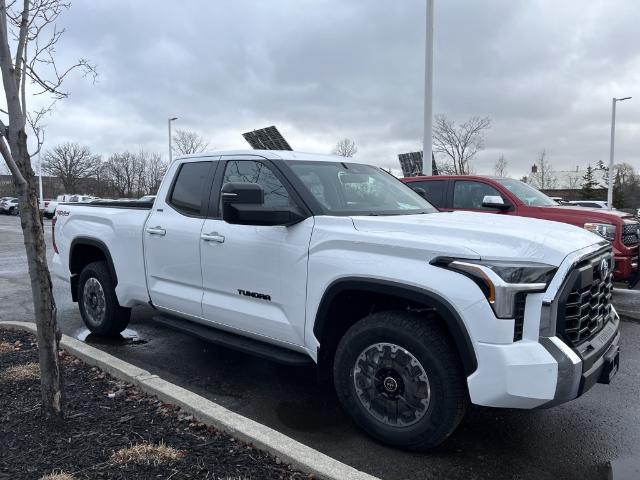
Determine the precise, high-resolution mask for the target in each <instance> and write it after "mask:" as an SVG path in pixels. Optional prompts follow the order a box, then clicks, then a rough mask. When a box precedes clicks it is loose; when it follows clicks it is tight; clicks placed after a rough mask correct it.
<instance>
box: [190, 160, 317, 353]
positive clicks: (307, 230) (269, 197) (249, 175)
mask: <svg viewBox="0 0 640 480" xmlns="http://www.w3.org/2000/svg"><path fill="white" fill-rule="evenodd" d="M223 158H224V157H223ZM216 177H217V178H216V181H215V183H214V191H213V192H212V199H211V203H212V205H211V207H210V214H209V216H208V218H207V219H206V220H205V222H204V226H203V229H202V241H201V242H200V249H201V252H202V255H201V258H202V278H203V292H204V293H203V298H202V310H203V316H204V318H206V319H207V320H208V321H210V322H213V323H216V324H218V325H222V326H226V327H228V328H230V329H232V330H235V331H239V332H244V333H249V334H253V335H256V336H259V337H261V338H263V339H264V338H269V339H272V341H273V343H285V344H289V345H297V346H302V345H303V344H304V321H305V302H306V285H307V259H308V255H309V241H310V239H311V232H312V229H313V217H311V216H310V217H309V218H307V219H306V220H304V221H302V222H300V223H298V224H296V225H292V226H289V227H285V226H281V225H277V226H258V225H231V224H229V223H226V222H225V221H224V220H222V218H221V214H220V209H219V205H220V189H221V188H222V185H224V184H225V183H229V182H249V183H257V184H259V185H260V186H262V188H263V190H264V203H265V205H268V206H284V205H290V204H296V205H298V206H302V200H301V199H300V198H299V197H298V196H297V195H296V194H295V192H294V191H293V188H292V187H291V185H290V184H289V183H288V181H287V180H286V178H285V177H284V175H283V174H282V173H281V172H280V171H279V170H278V168H277V167H276V165H274V164H273V163H272V162H270V161H268V160H265V159H261V158H251V157H240V158H238V157H233V158H230V159H228V161H226V162H221V164H220V166H219V168H218V172H217V174H216Z"/></svg>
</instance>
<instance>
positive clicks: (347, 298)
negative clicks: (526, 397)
mask: <svg viewBox="0 0 640 480" xmlns="http://www.w3.org/2000/svg"><path fill="white" fill-rule="evenodd" d="M374 297H375V300H378V299H379V300H380V303H379V304H378V306H380V307H381V308H379V309H387V307H388V306H390V305H391V306H395V307H396V308H398V307H402V308H407V309H424V310H428V311H431V312H435V313H436V314H437V315H438V317H439V318H441V319H442V321H443V322H444V325H445V327H446V328H447V330H448V331H449V333H450V335H451V338H452V339H453V341H454V343H455V346H456V350H457V353H458V355H459V357H460V360H461V362H462V366H463V369H464V372H465V374H466V375H467V376H469V375H471V374H472V373H473V372H474V371H475V370H476V369H477V368H478V360H477V357H476V354H475V350H474V348H473V343H472V341H471V338H470V337H469V333H468V331H467V328H466V327H465V325H464V322H463V320H462V318H461V317H460V315H459V314H458V312H457V311H456V309H455V308H454V307H453V306H452V305H451V304H450V303H449V302H448V301H447V300H446V299H444V298H443V297H442V296H440V295H439V294H437V293H434V292H431V291H429V290H425V289H422V288H419V287H414V286H411V285H405V284H402V283H397V282H392V281H387V280H379V279H369V278H358V277H348V278H342V279H339V280H336V281H334V282H333V283H331V284H330V285H329V287H328V288H327V289H326V291H325V293H324V294H323V297H322V300H321V301H320V305H319V307H318V310H317V312H316V317H315V323H314V326H313V333H314V335H315V337H316V339H317V340H318V342H319V343H320V346H319V348H318V374H319V378H320V379H321V380H326V379H327V377H328V376H330V374H331V373H330V372H331V370H332V365H333V356H334V354H335V351H336V348H337V344H338V342H339V341H340V338H342V336H343V335H344V333H345V332H346V331H347V330H348V328H349V327H350V326H351V325H353V324H354V323H355V322H357V321H358V320H360V319H361V318H363V317H364V316H366V315H368V314H369V313H372V312H373V311H374V307H376V305H375V304H376V303H377V302H375V301H374V302H373V304H371V303H369V305H370V310H369V311H368V312H366V313H365V312H364V310H363V309H362V308H363V307H364V306H366V305H367V303H366V302H367V301H370V300H371V299H373V298H374ZM358 302H364V303H361V304H360V307H358V305H359V304H358ZM343 303H344V305H345V306H347V308H349V313H352V312H354V313H355V315H352V316H351V317H350V318H349V319H348V320H347V321H346V322H344V321H342V320H343V319H342V318H336V317H335V316H334V313H335V309H336V308H337V307H338V306H340V305H343ZM358 308H360V310H357V309H358ZM354 309H355V310H354ZM362 313H365V314H364V315H362ZM355 317H357V318H355Z"/></svg>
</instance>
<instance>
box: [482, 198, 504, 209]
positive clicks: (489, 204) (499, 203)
mask: <svg viewBox="0 0 640 480" xmlns="http://www.w3.org/2000/svg"><path fill="white" fill-rule="evenodd" d="M482 206H483V207H485V208H496V209H498V210H506V209H508V208H509V205H507V204H505V203H504V200H503V199H502V197H501V196H500V195H485V196H484V198H483V199H482Z"/></svg>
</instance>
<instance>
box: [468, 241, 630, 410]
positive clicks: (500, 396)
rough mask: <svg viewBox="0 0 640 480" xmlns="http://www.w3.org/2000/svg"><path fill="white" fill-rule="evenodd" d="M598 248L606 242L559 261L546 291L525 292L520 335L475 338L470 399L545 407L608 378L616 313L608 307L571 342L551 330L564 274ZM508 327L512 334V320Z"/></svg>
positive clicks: (614, 353) (614, 358)
mask: <svg viewBox="0 0 640 480" xmlns="http://www.w3.org/2000/svg"><path fill="white" fill-rule="evenodd" d="M603 252H605V253H606V248H604V249H603V248H601V246H600V245H595V246H593V247H591V248H588V249H583V250H582V251H578V252H575V253H574V254H572V255H570V256H569V257H567V259H566V260H565V262H563V264H562V265H561V266H560V267H559V272H558V274H557V275H556V277H555V278H554V280H553V281H552V282H551V284H550V286H549V287H548V289H547V291H546V292H544V293H541V294H529V295H528V296H527V300H526V307H525V313H524V327H523V339H522V340H519V341H515V342H511V343H508V344H505V343H493V342H492V343H484V342H481V341H480V342H476V343H475V349H476V357H477V359H478V368H477V370H476V371H475V372H474V373H473V374H472V375H470V376H469V377H468V378H467V383H468V387H469V395H470V398H471V401H472V402H473V403H475V404H478V405H484V406H491V407H503V408H526V409H531V408H543V407H550V406H553V405H557V404H560V403H564V402H567V401H569V400H573V399H575V398H577V397H579V396H580V395H582V394H584V393H585V392H586V391H588V390H589V389H590V388H591V387H592V386H593V385H594V384H595V383H598V382H602V383H608V382H609V380H610V377H611V376H612V374H614V373H615V370H617V362H618V358H619V356H618V352H619V339H620V319H619V317H618V314H617V313H616V311H615V309H614V308H613V307H611V313H610V316H609V318H608V320H607V321H606V323H605V324H604V326H603V327H602V329H601V330H600V331H599V332H598V333H596V334H595V335H594V336H593V337H592V338H590V339H589V340H588V341H585V342H582V343H580V344H578V346H577V347H575V348H573V347H571V346H569V345H570V344H569V342H568V341H565V340H563V338H562V336H561V334H560V333H558V332H556V318H557V316H558V297H559V296H560V292H561V291H563V290H564V288H565V285H566V283H565V279H567V278H568V277H569V274H570V272H572V271H573V269H574V268H575V267H576V265H578V264H579V263H580V262H582V261H584V259H585V258H596V257H598V256H601V255H602V254H603ZM572 278H573V277H572ZM476 318H478V317H476ZM503 322H505V321H504V320H503ZM511 328H512V329H511V333H512V334H513V324H511ZM487 340H488V339H487Z"/></svg>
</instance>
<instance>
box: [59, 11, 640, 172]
mask: <svg viewBox="0 0 640 480" xmlns="http://www.w3.org/2000/svg"><path fill="white" fill-rule="evenodd" d="M639 19H640V16H639V15H638V7H637V4H636V2H635V1H634V0H619V1H617V2H615V8H614V6H613V5H612V2H606V1H597V0H593V1H588V2H585V1H580V0H571V1H568V0H567V1H564V2H547V1H544V0H538V1H529V2H513V1H510V0H485V1H483V2H469V1H462V0H446V1H444V0H439V1H437V2H436V26H435V44H436V45H435V46H436V51H435V79H434V89H435V90H434V111H435V112H442V113H445V114H446V115H447V116H449V117H450V118H452V119H455V120H457V121H464V120H465V119H466V118H468V117H469V116H472V115H479V116H485V115H487V116H490V117H491V118H492V120H493V127H492V129H491V130H490V131H489V132H488V133H487V138H486V147H487V148H486V150H485V151H484V152H482V153H481V154H480V155H479V156H478V158H477V160H476V161H475V165H476V170H477V171H478V172H479V173H490V172H491V171H492V166H493V162H494V160H495V159H496V158H497V157H498V155H499V154H500V153H504V154H505V156H506V157H507V159H508V160H509V162H510V168H509V170H510V172H511V173H512V174H514V175H515V174H518V175H521V174H524V173H525V172H526V171H527V169H528V168H529V166H530V164H531V163H532V162H533V161H534V160H535V158H536V155H537V152H538V151H540V150H542V149H543V148H546V149H547V152H548V154H549V159H550V161H551V162H552V163H553V164H554V166H555V168H556V169H558V170H560V169H568V168H572V167H574V166H575V165H578V164H580V165H586V164H587V163H589V162H590V163H592V164H595V162H597V161H598V160H599V159H604V160H606V159H607V158H608V142H609V136H608V135H609V121H610V102H611V97H612V96H620V95H634V96H636V97H637V98H636V99H634V100H632V101H631V102H626V103H624V104H621V105H620V106H619V115H618V122H619V123H618V132H617V133H618V135H617V149H616V151H617V160H618V161H627V162H630V163H632V164H634V165H635V166H636V167H640V159H639V158H638V140H637V139H638V138H640V91H638V85H639V84H640V53H639V51H638V46H639V45H640V29H638V28H637V27H638V25H637V23H638V20H639ZM424 20H425V11H424V1H423V0H403V1H402V2H371V1H370V0H369V1H367V0H358V1H354V0H351V1H349V2H344V1H338V0H315V1H311V0H303V1H300V0H298V1H295V2H294V1H292V0H291V1H284V0H283V1H278V2H273V1H270V2H265V1H258V0H255V1H249V0H236V1H231V0H219V1H216V2H205V1H196V0H187V1H181V2H169V1H150V0H149V1H142V0H138V1H136V2H131V1H123V0H120V1H117V0H108V1H107V0H92V1H91V2H76V3H74V4H73V6H72V8H71V10H70V11H69V12H68V13H67V14H65V16H64V18H63V23H64V26H65V27H66V28H67V33H66V34H65V37H64V38H63V40H62V43H61V44H60V46H59V48H58V51H59V52H60V55H61V61H62V62H71V61H73V60H74V59H75V58H77V57H80V56H83V57H87V58H90V59H91V60H92V61H93V62H95V63H97V64H98V67H99V71H100V77H99V79H98V82H97V83H96V84H95V85H92V84H91V83H90V82H88V81H87V80H86V79H82V78H75V77H74V78H73V79H71V80H70V81H69V83H68V84H67V87H68V88H69V90H70V91H71V96H70V97H69V98H68V99H67V100H65V101H64V102H62V103H60V104H59V105H58V107H57V109H56V111H55V113H54V115H53V116H52V117H50V118H48V119H47V124H48V130H47V141H48V144H49V146H51V145H53V144H55V143H58V142H62V141H68V140H73V141H79V142H81V143H84V144H87V145H89V146H90V147H91V148H92V149H93V150H94V151H96V152H98V153H103V154H105V155H106V154H109V153H111V152H114V151H118V150H122V149H134V150H135V149H138V148H140V147H142V148H146V149H149V150H153V151H159V152H164V151H165V150H166V143H167V139H166V118H167V117H168V116H169V115H176V116H178V117H180V119H179V120H178V122H177V123H176V127H180V128H189V129H194V130H197V131H199V132H200V133H202V134H204V135H206V136H208V137H210V138H211V145H212V146H215V147H217V148H238V147H240V148H245V147H246V144H245V142H244V140H243V139H242V137H241V136H240V134H241V133H242V132H244V131H246V130H248V129H252V128H259V127H262V126H266V125H270V124H276V125H278V127H279V128H280V130H281V131H282V132H283V134H284V135H285V137H286V138H287V139H288V140H289V141H290V143H291V144H292V145H293V147H294V148H296V149H299V150H307V151H320V152H328V151H330V150H331V148H332V147H333V145H334V144H335V142H336V141H337V140H338V139H340V138H342V137H344V136H348V137H351V138H353V139H355V140H356V142H357V143H358V146H359V153H358V156H359V157H360V158H363V159H367V160H368V161H370V162H372V163H375V164H378V165H382V166H391V167H393V168H397V157H396V155H397V153H401V152H404V151H408V150H411V149H416V148H420V145H421V135H422V105H423V68H424Z"/></svg>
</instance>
